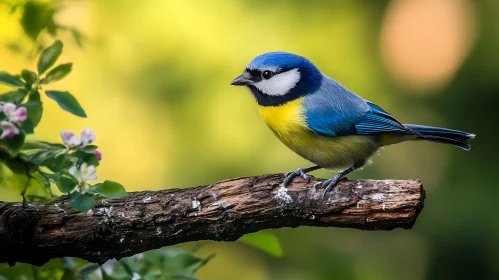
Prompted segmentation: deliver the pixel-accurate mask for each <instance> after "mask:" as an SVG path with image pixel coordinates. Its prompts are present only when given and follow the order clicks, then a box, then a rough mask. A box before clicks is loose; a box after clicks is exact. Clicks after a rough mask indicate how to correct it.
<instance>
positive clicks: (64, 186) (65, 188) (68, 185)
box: [57, 176, 78, 194]
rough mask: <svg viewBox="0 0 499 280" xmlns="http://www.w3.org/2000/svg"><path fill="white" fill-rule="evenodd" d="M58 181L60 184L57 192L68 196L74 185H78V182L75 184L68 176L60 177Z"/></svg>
mask: <svg viewBox="0 0 499 280" xmlns="http://www.w3.org/2000/svg"><path fill="white" fill-rule="evenodd" d="M59 181H60V182H61V183H60V185H57V187H58V188H59V190H60V191H61V192H62V193H68V194H69V193H71V192H72V191H73V190H74V188H75V187H76V184H78V182H76V180H75V179H74V178H73V177H68V176H61V177H60V178H59Z"/></svg>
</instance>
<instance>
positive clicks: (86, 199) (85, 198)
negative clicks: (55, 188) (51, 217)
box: [69, 192, 95, 212]
mask: <svg viewBox="0 0 499 280" xmlns="http://www.w3.org/2000/svg"><path fill="white" fill-rule="evenodd" d="M94 201H95V197H94V196H93V195H92V194H88V193H83V194H82V193H81V192H73V193H71V194H70V195H69V204H70V205H71V207H72V208H73V209H75V210H77V211H80V212H87V211H88V210H90V209H92V207H93V206H94Z"/></svg>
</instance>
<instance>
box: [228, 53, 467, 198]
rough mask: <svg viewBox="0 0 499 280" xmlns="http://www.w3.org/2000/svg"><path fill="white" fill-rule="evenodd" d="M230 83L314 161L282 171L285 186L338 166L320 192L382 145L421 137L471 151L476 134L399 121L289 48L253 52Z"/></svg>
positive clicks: (284, 137)
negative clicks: (246, 91)
mask: <svg viewBox="0 0 499 280" xmlns="http://www.w3.org/2000/svg"><path fill="white" fill-rule="evenodd" d="M231 85H234V86H246V87H247V88H248V89H249V91H250V92H251V94H252V95H253V97H254V98H255V99H256V102H257V103H258V107H259V109H260V115H261V116H262V117H263V120H264V122H265V123H266V124H267V126H268V127H269V128H270V130H271V131H272V132H273V133H274V135H275V136H276V137H277V138H278V139H279V140H280V141H281V142H282V143H283V144H284V145H286V146H287V147H288V148H289V149H291V150H292V151H294V152H295V153H296V154H298V155H299V156H301V157H303V158H305V159H306V160H308V161H310V162H312V163H313V164H315V165H314V166H312V167H308V168H298V169H296V170H293V171H291V172H288V173H286V174H285V179H284V181H283V186H284V187H285V186H287V185H288V184H289V183H290V182H291V181H292V180H293V179H294V178H295V177H297V176H300V177H303V178H304V179H305V180H307V182H309V181H310V176H309V175H308V174H307V173H309V172H311V171H314V170H317V169H321V168H324V169H328V170H333V171H339V173H337V174H335V175H334V176H333V177H332V178H330V179H328V180H325V181H323V182H320V183H317V184H315V185H314V187H316V188H322V189H324V190H325V191H324V195H325V194H326V193H328V192H330V191H331V190H332V189H333V188H334V186H335V185H336V184H337V183H338V182H339V181H341V180H346V177H345V176H346V175H347V174H349V173H350V172H352V171H354V170H357V169H359V168H361V167H363V166H364V165H365V164H366V163H368V162H369V160H370V158H371V157H372V156H373V155H374V154H376V152H377V151H378V150H379V149H380V148H382V147H384V146H388V145H392V144H397V143H401V142H404V141H411V140H426V141H430V142H436V143H443V144H450V145H453V146H456V147H459V148H461V149H464V150H470V149H471V146H470V145H469V144H468V140H470V139H473V138H475V134H472V133H467V132H463V131H459V130H454V129H448V128H440V127H432V126H425V125H416V124H402V123H400V122H399V121H398V120H397V119H395V118H394V117H392V116H391V115H390V114H389V113H387V112H386V111H385V110H383V109H382V108H381V107H379V106H378V105H376V104H374V103H372V102H370V101H368V100H366V99H364V98H362V97H360V96H358V95H357V94H355V93H353V92H352V91H350V90H349V89H347V88H346V87H345V86H343V85H341V84H340V83H339V82H337V81H335V80H334V79H332V78H330V77H328V76H327V75H325V74H323V73H322V72H321V71H320V70H319V69H318V68H317V67H316V66H315V65H314V64H313V63H312V62H311V61H310V60H308V59H307V58H305V57H303V56H300V55H297V54H292V53H288V52H268V53H264V54H261V55H258V56H256V57H255V58H254V59H253V60H251V61H250V62H249V63H248V65H247V66H246V68H245V70H244V71H243V73H242V74H241V75H240V76H238V77H237V78H235V79H234V80H233V81H232V82H231Z"/></svg>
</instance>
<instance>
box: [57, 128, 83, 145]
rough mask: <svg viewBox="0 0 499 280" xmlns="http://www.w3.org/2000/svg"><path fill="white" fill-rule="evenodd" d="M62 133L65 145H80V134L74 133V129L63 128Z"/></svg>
mask: <svg viewBox="0 0 499 280" xmlns="http://www.w3.org/2000/svg"><path fill="white" fill-rule="evenodd" d="M60 135H61V138H62V142H63V143H64V145H66V146H68V147H70V148H74V147H76V146H78V145H80V140H78V136H76V134H74V133H73V132H72V131H66V130H61V133H60Z"/></svg>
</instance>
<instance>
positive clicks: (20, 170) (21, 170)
mask: <svg viewBox="0 0 499 280" xmlns="http://www.w3.org/2000/svg"><path fill="white" fill-rule="evenodd" d="M3 163H4V164H5V165H7V167H8V168H9V169H10V171H12V172H13V173H14V174H27V173H26V172H27V171H28V170H29V167H28V166H27V165H26V164H25V162H23V161H22V160H21V159H20V158H5V159H3Z"/></svg>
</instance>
